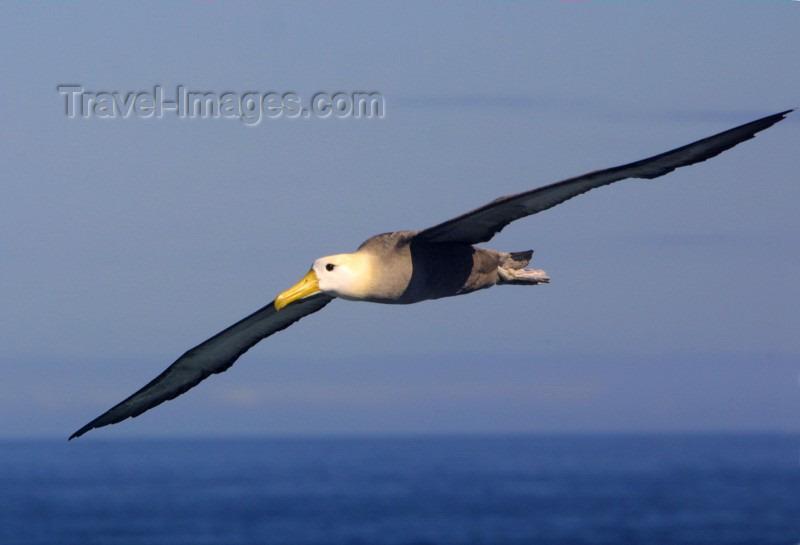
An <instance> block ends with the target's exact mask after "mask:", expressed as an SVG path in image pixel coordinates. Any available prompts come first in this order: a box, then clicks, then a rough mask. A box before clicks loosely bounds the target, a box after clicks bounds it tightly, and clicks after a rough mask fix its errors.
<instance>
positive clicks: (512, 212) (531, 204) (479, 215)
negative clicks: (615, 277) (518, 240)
mask: <svg viewBox="0 0 800 545" xmlns="http://www.w3.org/2000/svg"><path fill="white" fill-rule="evenodd" d="M792 111H793V110H787V111H785V112H781V113H778V114H775V115H771V116H768V117H765V118H763V119H759V120H756V121H753V122H751V123H747V124H745V125H741V126H739V127H736V128H734V129H730V130H728V131H725V132H721V133H719V134H716V135H714V136H709V137H708V138H704V139H702V140H698V141H697V142H694V143H693V144H689V145H688V146H683V147H681V148H677V149H674V150H672V151H668V152H666V153H662V154H660V155H656V156H654V157H650V158H648V159H642V160H641V161H636V162H635V163H630V164H627V165H622V166H619V167H614V168H609V169H606V170H597V171H595V172H590V173H588V174H584V175H583V176H578V177H575V178H569V179H567V180H564V181H562V182H557V183H554V184H551V185H547V186H544V187H540V188H538V189H534V190H532V191H526V192H524V193H519V194H517V195H509V196H507V197H500V198H499V199H495V200H494V201H492V202H490V203H489V204H487V205H485V206H482V207H480V208H477V209H475V210H473V211H471V212H467V213H466V214H462V215H461V216H458V217H456V218H453V219H451V220H448V221H446V222H444V223H440V224H439V225H436V226H434V227H430V228H428V229H425V230H424V231H420V232H419V233H418V234H417V238H418V239H422V240H425V241H427V242H466V243H468V244H477V243H479V242H487V241H489V240H490V239H491V238H492V237H493V236H494V235H495V234H497V233H499V232H500V231H501V230H502V229H503V228H504V227H505V226H506V225H508V224H509V223H511V222H512V221H514V220H518V219H520V218H524V217H525V216H530V215H531V214H536V213H537V212H541V211H542V210H547V209H548V208H552V207H553V206H556V205H557V204H561V203H562V202H564V201H566V200H567V199H571V198H572V197H577V196H578V195H580V194H582V193H586V192H587V191H589V190H590V189H594V188H596V187H601V186H604V185H608V184H611V183H614V182H618V181H620V180H624V179H626V178H648V179H652V178H658V177H659V176H663V175H664V174H667V173H669V172H672V171H673V170H675V169H676V168H679V167H683V166H687V165H693V164H695V163H699V162H701V161H705V160H706V159H710V158H711V157H714V156H716V155H719V154H720V153H722V152H723V151H725V150H727V149H730V148H732V147H733V146H735V145H736V144H739V143H741V142H744V141H745V140H749V139H751V138H753V137H754V136H755V135H756V133H757V132H759V131H763V130H764V129H766V128H769V127H771V126H772V125H774V124H775V123H777V122H778V121H780V120H781V119H783V118H784V117H786V115H787V114H788V113H789V112H792Z"/></svg>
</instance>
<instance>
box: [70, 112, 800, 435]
mask: <svg viewBox="0 0 800 545" xmlns="http://www.w3.org/2000/svg"><path fill="white" fill-rule="evenodd" d="M791 111H792V110H787V111H785V112H781V113H778V114H774V115H771V116H768V117H764V118H762V119H758V120H756V121H753V122H751V123H747V124H744V125H741V126H739V127H736V128H733V129H730V130H728V131H725V132H722V133H719V134H716V135H714V136H710V137H708V138H704V139H703V140H698V141H697V142H694V143H692V144H689V145H686V146H683V147H680V148H677V149H674V150H672V151H668V152H666V153H662V154H660V155H656V156H653V157H650V158H648V159H643V160H641V161H636V162H635V163H630V164H627V165H622V166H618V167H614V168H609V169H606V170H597V171H595V172H590V173H588V174H584V175H582V176H577V177H575V178H569V179H567V180H564V181H561V182H557V183H554V184H551V185H547V186H544V187H540V188H538V189H534V190H531V191H526V192H524V193H518V194H516V195H509V196H507V197H500V198H499V199H495V200H494V201H492V202H490V203H489V204H486V205H484V206H481V207H480V208H476V209H475V210H473V211H471V212H467V213H466V214H462V215H461V216H458V217H456V218H453V219H450V220H447V221H445V222H443V223H440V224H438V225H435V226H433V227H429V228H428V229H423V230H422V231H397V232H394V233H384V234H380V235H376V236H374V237H372V238H370V239H368V240H367V241H366V242H364V243H363V244H362V245H361V246H359V247H358V249H357V250H356V251H355V252H354V253H351V254H339V255H332V256H327V257H321V258H319V259H317V260H316V261H315V262H314V265H313V266H312V267H311V270H310V271H308V273H307V274H306V275H305V276H304V277H303V278H302V279H301V280H300V281H299V282H298V283H297V284H296V285H294V286H293V287H291V288H289V289H288V290H286V291H284V292H282V293H280V294H279V295H278V296H277V297H276V298H275V300H274V301H273V302H271V303H269V304H268V305H267V306H265V307H263V308H262V309H260V310H257V311H256V312H254V313H253V314H251V315H250V316H248V317H246V318H244V319H243V320H241V321H240V322H237V323H235V324H233V325H232V326H230V327H229V328H227V329H225V330H224V331H222V332H220V333H218V334H216V335H214V336H213V337H211V338H210V339H208V340H207V341H205V342H203V343H201V344H199V345H197V346H196V347H194V348H192V349H191V350H189V351H188V352H186V353H185V354H184V355H183V356H181V357H180V358H178V360H177V361H175V363H173V364H172V365H170V366H169V367H168V368H167V369H166V370H165V371H164V372H163V373H161V374H160V375H158V376H157V377H156V378H155V379H153V380H152V381H151V382H150V383H149V384H147V385H146V386H145V387H144V388H142V389H141V390H139V391H138V392H136V393H135V394H133V395H132V396H130V397H129V398H127V399H125V400H124V401H122V402H121V403H119V404H117V405H115V406H114V407H112V408H111V409H109V410H108V411H106V412H105V413H103V414H102V415H100V416H99V417H97V418H95V419H94V420H92V421H91V422H89V423H88V424H86V425H85V426H83V427H82V428H81V429H79V430H78V431H76V432H75V433H73V434H72V436H70V439H73V438H75V437H79V436H81V435H83V434H84V433H86V432H87V431H89V430H91V429H93V428H99V427H102V426H107V425H109V424H116V423H117V422H121V421H123V420H125V419H126V418H130V417H135V416H139V415H140V414H142V413H143V412H145V411H148V410H150V409H152V408H153V407H155V406H157V405H160V404H161V403H163V402H165V401H168V400H170V399H173V398H175V397H177V396H179V395H181V394H182V393H184V392H186V391H187V390H189V389H191V388H193V387H194V386H196V385H197V384H198V383H200V381H202V380H204V379H205V378H206V377H208V376H209V375H212V374H214V373H221V372H223V371H225V370H226V369H228V368H229V367H230V366H231V365H233V363H234V362H235V361H236V360H237V359H238V358H239V356H241V355H242V354H244V353H245V352H247V350H249V349H250V348H251V347H253V346H254V345H255V344H256V343H258V342H259V341H261V340H262V339H264V338H266V337H269V336H270V335H272V334H274V333H277V332H278V331H281V330H283V329H286V328H287V327H289V326H290V325H292V324H293V323H295V322H296V321H298V320H299V319H301V318H303V317H304V316H308V315H309V314H312V313H314V312H317V311H318V310H321V309H322V308H323V307H324V306H325V305H327V304H328V303H330V302H331V301H332V300H333V299H334V298H336V297H339V298H341V299H347V300H351V301H370V302H373V303H390V304H408V303H417V302H419V301H425V300H428V299H438V298H440V297H450V296H453V295H462V294H465V293H470V292H473V291H475V290H480V289H485V288H490V287H492V286H495V285H500V284H518V285H536V284H542V283H546V282H548V281H549V278H548V277H547V274H546V273H545V272H544V271H541V270H533V269H526V268H525V266H526V265H527V264H528V262H529V261H530V259H531V256H532V254H533V252H532V251H527V252H498V251H495V250H489V249H486V248H479V247H475V246H473V244H478V243H481V242H488V241H489V240H490V239H491V238H492V237H493V236H494V235H495V234H496V233H498V232H500V230H502V229H503V228H504V227H505V226H506V225H508V224H509V223H511V222H512V221H514V220H518V219H520V218H524V217H525V216H530V215H531V214H536V213H537V212H541V211H543V210H547V209H548V208H552V207H553V206H556V205H557V204H560V203H562V202H564V201H566V200H567V199H571V198H572V197H576V196H578V195H580V194H582V193H586V192H587V191H589V190H590V189H594V188H596V187H601V186H604V185H608V184H611V183H614V182H618V181H620V180H624V179H626V178H647V179H652V178H658V177H659V176H663V175H664V174H667V173H669V172H672V171H673V170H675V169H676V168H679V167H683V166H687V165H693V164H695V163H699V162H701V161H705V160H706V159H709V158H711V157H714V156H716V155H718V154H720V153H722V152H723V151H725V150H727V149H730V148H732V147H733V146H735V145H737V144H739V143H741V142H744V141H745V140H749V139H751V138H753V137H754V136H755V135H756V133H757V132H759V131H763V130H764V129H766V128H768V127H771V126H772V125H774V124H775V123H777V122H778V121H780V120H781V119H783V118H784V117H786V115H787V114H789V113H790V112H791Z"/></svg>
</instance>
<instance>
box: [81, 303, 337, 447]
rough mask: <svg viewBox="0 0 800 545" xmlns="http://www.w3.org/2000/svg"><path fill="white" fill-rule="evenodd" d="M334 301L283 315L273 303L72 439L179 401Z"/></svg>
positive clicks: (291, 309)
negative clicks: (263, 342)
mask: <svg viewBox="0 0 800 545" xmlns="http://www.w3.org/2000/svg"><path fill="white" fill-rule="evenodd" d="M332 299H333V297H331V296H330V295H326V294H324V293H317V294H315V295H310V296H308V297H305V298H304V299H300V300H298V301H295V302H294V303H291V304H289V305H287V306H286V307H285V308H283V309H281V311H280V312H277V311H276V310H275V306H274V304H273V303H270V304H269V305H267V306H265V307H264V308H262V309H260V310H257V311H256V312H254V313H253V314H251V315H250V316H248V317H247V318H245V319H243V320H241V321H239V322H237V323H235V324H233V325H232V326H230V327H229V328H228V329H226V330H224V331H222V332H220V333H217V334H216V335H214V336H213V337H211V338H210V339H208V340H207V341H205V342H204V343H202V344H199V345H198V346H195V347H194V348H192V349H191V350H189V351H188V352H186V353H185V354H184V355H183V356H181V357H180V358H178V360H177V361H176V362H175V363H173V364H172V365H170V366H169V367H167V369H166V370H165V371H164V372H163V373H161V374H160V375H158V376H157V377H156V378H155V379H153V380H152V381H150V383H149V384H148V385H147V386H145V387H144V388H142V389H141V390H139V391H138V392H136V393H135V394H133V395H132V396H130V397H129V398H128V399H126V400H125V401H123V402H121V403H119V404H118V405H115V406H114V407H112V408H111V409H109V410H108V411H106V412H105V413H103V414H101V415H100V416H98V417H97V418H95V419H94V420H92V421H91V422H89V423H88V424H86V425H85V426H84V427H82V428H81V429H79V430H78V431H76V432H75V433H73V434H72V435H71V436H70V439H73V438H75V437H80V436H81V435H83V434H84V433H86V432H87V431H89V430H91V429H94V428H100V427H102V426H107V425H109V424H116V423H117V422H122V421H123V420H125V419H126V418H130V417H134V416H139V415H140V414H142V413H143V412H145V411H148V410H150V409H152V408H153V407H155V406H156V405H160V404H161V403H164V402H165V401H169V400H170V399H173V398H176V397H178V396H179V395H181V394H182V393H184V392H186V391H187V390H189V389H191V388H194V387H195V386H197V384H199V383H200V381H202V380H204V379H205V378H207V377H208V376H209V375H212V374H214V373H222V372H223V371H225V370H226V369H228V367H230V366H231V365H233V362H235V361H236V360H237V359H238V358H239V356H241V355H242V354H244V353H245V352H247V351H248V350H249V349H250V348H252V347H253V346H254V345H255V344H256V343H258V342H259V341H260V340H261V339H264V338H265V337H269V336H270V335H272V334H273V333H277V332H278V331H281V330H283V329H286V328H287V327H289V326H290V325H292V324H293V323H295V322H296V321H297V320H299V319H300V318H303V317H304V316H308V315H309V314H312V313H314V312H317V311H318V310H320V309H321V308H322V307H324V306H325V305H327V304H328V303H330V302H331V300H332Z"/></svg>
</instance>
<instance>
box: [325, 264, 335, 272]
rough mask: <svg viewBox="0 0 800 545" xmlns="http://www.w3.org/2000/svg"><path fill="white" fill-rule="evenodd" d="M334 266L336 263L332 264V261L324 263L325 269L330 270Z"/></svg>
mask: <svg viewBox="0 0 800 545" xmlns="http://www.w3.org/2000/svg"><path fill="white" fill-rule="evenodd" d="M334 268H336V265H334V264H333V263H328V264H327V265H325V270H326V271H332V270H333V269H334Z"/></svg>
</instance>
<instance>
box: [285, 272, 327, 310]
mask: <svg viewBox="0 0 800 545" xmlns="http://www.w3.org/2000/svg"><path fill="white" fill-rule="evenodd" d="M318 291H319V279H318V278H317V273H315V272H314V269H311V270H310V271H308V273H307V274H306V275H305V276H304V277H303V278H301V279H300V282H298V283H297V284H295V285H294V286H292V287H291V288H289V289H288V290H286V291H284V292H281V293H279V294H278V296H277V297H276V298H275V310H280V309H282V308H283V307H285V306H286V305H288V304H289V303H291V302H293V301H297V300H298V299H302V298H303V297H306V296H308V295H311V294H312V293H317V292H318Z"/></svg>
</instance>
